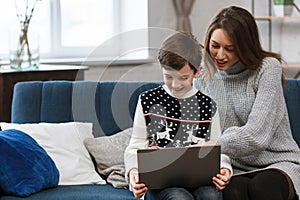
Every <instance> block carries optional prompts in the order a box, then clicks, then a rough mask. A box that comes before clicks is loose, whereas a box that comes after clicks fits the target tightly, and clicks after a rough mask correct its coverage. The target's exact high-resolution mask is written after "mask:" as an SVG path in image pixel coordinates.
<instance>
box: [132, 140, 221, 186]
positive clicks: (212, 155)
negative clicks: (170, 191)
mask: <svg viewBox="0 0 300 200" xmlns="http://www.w3.org/2000/svg"><path fill="white" fill-rule="evenodd" d="M220 151H221V150H220V145H213V146H202V147H199V146H197V147H181V148H162V149H140V150H138V151H137V158H138V168H139V180H140V183H145V184H146V186H147V187H148V188H149V189H163V188H167V187H185V188H189V187H191V188H192V187H199V186H205V185H212V184H213V183H212V177H213V176H215V175H216V174H218V173H219V172H220Z"/></svg>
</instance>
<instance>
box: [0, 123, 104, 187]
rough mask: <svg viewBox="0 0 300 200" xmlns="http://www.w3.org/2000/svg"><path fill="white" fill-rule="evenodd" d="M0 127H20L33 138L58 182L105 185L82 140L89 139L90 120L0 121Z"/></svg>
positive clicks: (90, 136)
mask: <svg viewBox="0 0 300 200" xmlns="http://www.w3.org/2000/svg"><path fill="white" fill-rule="evenodd" d="M0 125H1V129H2V130H6V129H17V130H21V131H23V132H25V133H27V134H28V135H30V136H31V137H32V138H34V139H35V140H36V141H37V142H38V143H39V145H40V146H42V147H43V148H44V149H45V150H46V152H47V153H48V154H49V156H50V157H51V158H52V159H53V161H54V162H55V164H56V166H57V168H58V170H59V173H60V178H59V185H80V184H105V183H106V182H105V181H104V180H103V179H102V178H101V177H100V176H99V174H98V173H97V172H96V170H95V167H94V164H93V162H92V159H91V157H90V155H89V152H88V151H87V149H86V148H85V146H84V143H83V141H84V139H86V138H93V134H92V126H93V125H92V123H83V122H68V123H35V124H13V123H4V122H2V123H0Z"/></svg>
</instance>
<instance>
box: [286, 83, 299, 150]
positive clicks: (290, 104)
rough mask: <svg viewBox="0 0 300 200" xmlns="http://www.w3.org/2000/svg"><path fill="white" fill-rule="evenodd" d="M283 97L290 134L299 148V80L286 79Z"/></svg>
mask: <svg viewBox="0 0 300 200" xmlns="http://www.w3.org/2000/svg"><path fill="white" fill-rule="evenodd" d="M284 96H285V101H286V104H287V109H288V113H289V118H290V125H291V129H292V134H293V137H294V139H295V140H296V142H297V143H298V146H299V147H300V79H286V82H285V85H284Z"/></svg>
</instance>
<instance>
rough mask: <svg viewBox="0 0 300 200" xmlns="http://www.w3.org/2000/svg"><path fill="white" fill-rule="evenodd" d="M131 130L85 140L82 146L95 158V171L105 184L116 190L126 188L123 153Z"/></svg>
mask: <svg viewBox="0 0 300 200" xmlns="http://www.w3.org/2000/svg"><path fill="white" fill-rule="evenodd" d="M131 134H132V128H128V129H125V130H124V131H121V132H119V133H116V134H114V135H112V136H102V137H97V138H87V139H85V140H84V145H85V146H86V148H87V150H88V151H89V152H90V154H91V155H92V156H93V157H94V158H95V161H96V164H97V170H98V172H99V173H100V174H101V175H104V176H105V177H107V180H106V181H107V182H108V183H110V184H112V185H113V186H114V187H117V188H124V187H127V186H128V184H127V182H126V180H125V166H124V151H125V149H126V147H127V146H128V144H129V141H130V137H131Z"/></svg>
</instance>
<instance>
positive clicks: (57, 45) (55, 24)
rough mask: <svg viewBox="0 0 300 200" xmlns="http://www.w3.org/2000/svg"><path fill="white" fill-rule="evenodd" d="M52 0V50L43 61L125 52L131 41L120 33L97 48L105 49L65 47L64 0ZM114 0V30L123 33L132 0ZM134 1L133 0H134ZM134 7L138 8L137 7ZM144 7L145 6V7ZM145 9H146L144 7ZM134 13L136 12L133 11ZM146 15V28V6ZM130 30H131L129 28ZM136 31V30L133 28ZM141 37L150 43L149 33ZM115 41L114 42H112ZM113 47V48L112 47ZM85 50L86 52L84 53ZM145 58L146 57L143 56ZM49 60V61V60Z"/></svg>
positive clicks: (99, 57)
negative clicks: (62, 8) (62, 12)
mask: <svg viewBox="0 0 300 200" xmlns="http://www.w3.org/2000/svg"><path fill="white" fill-rule="evenodd" d="M49 1H50V11H49V12H50V18H51V19H50V30H51V34H50V37H51V38H50V40H51V44H50V52H49V53H41V62H43V60H46V62H48V61H50V60H51V59H53V60H64V59H65V60H68V61H72V60H75V61H80V60H84V59H86V57H87V56H89V55H90V54H92V55H93V57H94V58H92V59H94V60H109V59H111V58H114V57H118V56H119V57H120V56H123V55H122V54H124V52H123V51H124V49H126V48H127V47H126V45H128V44H129V43H131V42H129V41H122V37H119V36H118V34H116V35H115V36H114V37H113V40H108V41H106V42H104V43H102V44H101V45H99V46H98V47H97V49H98V50H99V49H103V50H100V51H98V50H97V52H96V53H95V51H94V49H95V47H64V46H62V43H61V37H62V36H61V9H60V1H63V0H49ZM111 1H113V6H114V10H115V11H116V12H114V13H115V14H114V15H113V18H114V19H113V20H114V22H115V23H114V27H113V29H114V32H115V33H121V34H122V33H123V32H125V31H126V30H128V27H124V24H126V22H124V19H125V17H124V15H126V14H128V12H127V13H126V11H125V10H123V9H124V7H125V4H126V3H129V2H130V1H131V0H111ZM132 2H133V1H132ZM146 4H147V5H148V2H147V0H146ZM127 7H128V6H127ZM134 9H137V8H136V7H135V8H134ZM143 9H144V8H143ZM144 10H145V9H144ZM133 13H134V12H133ZM145 14H146V16H147V19H146V20H147V22H146V23H147V24H145V29H147V27H148V8H146V13H145ZM128 31H129V32H130V31H131V30H128ZM133 31H134V30H133ZM140 37H144V38H143V41H144V42H145V45H143V46H146V47H147V45H148V43H149V42H148V40H149V38H148V34H144V35H141V36H140ZM111 43H113V44H111ZM112 47H113V48H112ZM83 52H84V53H83ZM0 56H1V57H2V58H3V59H8V54H7V55H0ZM143 59H145V58H143ZM47 60H48V61H47Z"/></svg>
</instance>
